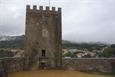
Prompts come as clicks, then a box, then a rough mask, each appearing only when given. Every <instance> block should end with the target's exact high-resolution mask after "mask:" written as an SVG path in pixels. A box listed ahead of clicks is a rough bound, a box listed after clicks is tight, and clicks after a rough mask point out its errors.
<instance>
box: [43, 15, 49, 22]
mask: <svg viewBox="0 0 115 77" xmlns="http://www.w3.org/2000/svg"><path fill="white" fill-rule="evenodd" d="M48 20H49V16H44V17H43V21H44V23H45V24H48Z"/></svg>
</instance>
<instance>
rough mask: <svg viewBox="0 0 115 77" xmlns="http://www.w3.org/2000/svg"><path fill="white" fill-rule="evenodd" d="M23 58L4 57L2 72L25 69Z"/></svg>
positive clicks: (1, 60)
mask: <svg viewBox="0 0 115 77" xmlns="http://www.w3.org/2000/svg"><path fill="white" fill-rule="evenodd" d="M23 64H24V59H23V58H20V57H19V58H2V59H0V69H2V70H1V72H7V73H13V72H18V71H23V66H24V65H23Z"/></svg>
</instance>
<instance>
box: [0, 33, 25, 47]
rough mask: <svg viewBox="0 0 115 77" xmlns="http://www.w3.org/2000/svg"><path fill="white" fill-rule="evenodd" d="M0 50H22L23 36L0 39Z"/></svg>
mask: <svg viewBox="0 0 115 77" xmlns="http://www.w3.org/2000/svg"><path fill="white" fill-rule="evenodd" d="M0 48H24V35H22V36H5V37H1V39H0Z"/></svg>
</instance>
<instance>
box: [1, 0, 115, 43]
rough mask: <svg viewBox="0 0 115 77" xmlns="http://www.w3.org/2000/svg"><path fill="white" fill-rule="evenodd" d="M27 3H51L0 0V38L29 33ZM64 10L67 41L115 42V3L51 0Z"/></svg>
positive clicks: (112, 0) (45, 1) (44, 2)
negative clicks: (26, 14) (26, 23)
mask: <svg viewBox="0 0 115 77" xmlns="http://www.w3.org/2000/svg"><path fill="white" fill-rule="evenodd" d="M26 4H32V5H33V4H34V5H38V6H39V5H43V6H48V5H49V1H48V0H0V35H21V34H24V33H25V12H26V10H25V9H26ZM51 6H55V7H62V28H63V30H62V32H63V33H62V35H63V39H65V40H70V41H75V42H104V43H115V0H51Z"/></svg>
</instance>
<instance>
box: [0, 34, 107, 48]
mask: <svg viewBox="0 0 115 77" xmlns="http://www.w3.org/2000/svg"><path fill="white" fill-rule="evenodd" d="M0 38H1V39H0V48H24V35H22V36H11V37H10V36H5V37H0ZM105 46H106V45H105V44H102V43H75V42H70V41H67V40H62V47H63V48H78V49H82V48H87V49H89V50H92V49H100V48H102V47H105Z"/></svg>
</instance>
